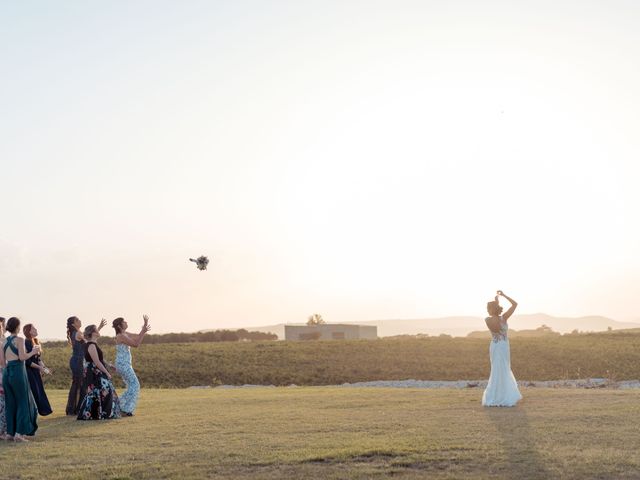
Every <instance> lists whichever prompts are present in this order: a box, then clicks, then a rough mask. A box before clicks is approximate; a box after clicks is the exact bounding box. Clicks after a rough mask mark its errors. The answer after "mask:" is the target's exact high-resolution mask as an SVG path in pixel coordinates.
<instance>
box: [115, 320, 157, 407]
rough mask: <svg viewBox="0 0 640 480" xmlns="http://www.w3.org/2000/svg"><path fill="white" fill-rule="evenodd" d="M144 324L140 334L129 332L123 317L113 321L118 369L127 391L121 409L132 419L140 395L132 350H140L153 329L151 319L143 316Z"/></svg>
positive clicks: (122, 398)
mask: <svg viewBox="0 0 640 480" xmlns="http://www.w3.org/2000/svg"><path fill="white" fill-rule="evenodd" d="M142 318H143V320H144V324H143V325H142V329H141V330H140V333H139V334H137V335H136V334H135V333H129V332H127V328H128V327H129V325H128V324H127V322H126V320H125V319H124V318H122V317H119V318H116V319H115V320H114V321H113V324H112V325H113V329H114V330H115V331H116V363H115V365H116V369H117V370H118V373H119V374H120V376H121V377H122V379H123V380H124V383H125V385H126V386H127V390H126V391H125V392H124V393H123V394H122V395H121V396H120V409H121V410H122V414H123V415H125V416H127V417H131V416H133V412H134V411H135V409H136V406H137V404H138V396H139V395H140V382H139V381H138V377H137V376H136V372H134V370H133V366H132V365H131V348H130V347H133V348H138V347H139V346H140V344H141V343H142V339H143V338H144V336H145V334H146V333H147V332H148V331H149V329H150V328H151V327H150V326H149V317H148V316H146V315H143V316H142Z"/></svg>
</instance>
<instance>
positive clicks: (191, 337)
mask: <svg viewBox="0 0 640 480" xmlns="http://www.w3.org/2000/svg"><path fill="white" fill-rule="evenodd" d="M277 339H278V335H276V334H274V333H264V332H250V331H248V330H246V329H244V328H241V329H239V330H226V329H225V330H211V331H206V332H193V333H162V334H147V335H146V336H145V337H144V343H200V342H239V341H263V340H277ZM44 343H45V346H49V347H59V346H63V345H65V344H66V343H67V342H66V341H49V342H44ZM100 343H101V344H103V345H114V344H115V337H107V336H104V337H101V338H100Z"/></svg>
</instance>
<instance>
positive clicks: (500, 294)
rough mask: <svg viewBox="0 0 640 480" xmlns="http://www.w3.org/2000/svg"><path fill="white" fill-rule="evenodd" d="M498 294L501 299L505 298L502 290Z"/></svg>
mask: <svg viewBox="0 0 640 480" xmlns="http://www.w3.org/2000/svg"><path fill="white" fill-rule="evenodd" d="M496 293H497V294H498V296H499V297H504V292H503V291H502V290H498V291H497V292H496Z"/></svg>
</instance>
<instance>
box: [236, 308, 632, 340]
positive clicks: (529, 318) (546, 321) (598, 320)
mask: <svg viewBox="0 0 640 480" xmlns="http://www.w3.org/2000/svg"><path fill="white" fill-rule="evenodd" d="M329 323H331V322H329ZM340 323H357V324H358V325H375V326H376V327H378V336H379V337H392V336H395V335H417V334H419V333H422V334H427V335H432V336H435V335H440V334H441V333H445V334H447V335H452V336H454V337H465V336H467V335H468V334H469V333H471V332H474V331H478V330H482V329H484V328H485V323H484V318H483V317H463V316H461V317H443V318H421V319H411V320H409V319H392V320H372V321H366V322H340ZM509 325H510V327H511V328H513V329H514V330H535V329H537V328H538V327H540V326H541V325H547V326H549V327H551V329H552V330H553V331H555V332H558V333H570V332H572V331H573V330H579V331H581V332H601V331H606V330H607V329H608V328H609V327H611V328H612V329H613V330H621V329H629V328H640V323H635V322H619V321H617V320H613V319H611V318H607V317H602V316H595V315H594V316H588V317H554V316H551V315H547V314H544V313H534V314H523V315H514V316H513V317H511V319H510V320H509ZM248 328H249V329H250V330H252V331H256V332H270V333H275V334H276V335H278V338H279V339H284V324H283V323H280V324H276V325H267V326H264V327H248Z"/></svg>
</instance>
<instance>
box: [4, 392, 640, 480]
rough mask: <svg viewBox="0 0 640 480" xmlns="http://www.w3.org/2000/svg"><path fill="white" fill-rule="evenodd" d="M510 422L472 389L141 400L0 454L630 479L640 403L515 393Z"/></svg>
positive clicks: (88, 470) (37, 462)
mask: <svg viewBox="0 0 640 480" xmlns="http://www.w3.org/2000/svg"><path fill="white" fill-rule="evenodd" d="M523 393H524V396H525V399H524V400H523V402H521V404H520V405H519V406H517V407H515V408H512V409H496V408H483V407H481V405H480V397H481V394H482V392H481V390H476V389H468V390H457V391H456V390H418V389H341V388H335V387H305V388H277V389H274V388H271V389H240V390H224V389H207V390H197V389H187V390H176V389H172V390H150V389H145V390H143V391H142V397H141V402H140V406H139V411H138V414H137V415H136V416H135V417H133V418H125V419H120V420H114V421H104V422H78V421H76V420H73V419H71V418H67V417H64V416H63V415H61V413H60V412H63V411H64V403H65V394H66V392H64V391H51V392H50V396H51V399H52V403H53V407H54V410H55V413H54V414H53V415H52V416H51V417H48V418H41V419H40V430H39V432H38V436H37V437H36V438H35V440H34V441H32V442H31V443H29V444H26V445H20V444H9V443H0V458H2V462H1V463H0V478H2V479H9V478H11V479H16V478H19V479H25V480H26V479H37V480H42V479H47V480H57V479H64V480H68V479H85V478H92V479H102V478H109V479H116V478H117V479H173V478H179V479H181V480H187V479H201V478H228V479H232V478H233V479H256V478H257V479H260V478H264V479H282V478H296V479H297V478H323V479H324V478H327V479H331V478H335V479H338V478H340V479H365V478H367V479H368V478H388V477H389V476H395V477H397V478H407V479H418V478H473V479H483V478H505V479H506V478H521V479H529V478H540V479H547V478H560V477H561V478H567V479H597V478H637V477H638V472H639V471H640V452H639V451H638V449H637V435H638V431H639V429H640V393H638V392H633V391H616V390H568V389H567V390H565V389H563V390H554V389H524V392H523Z"/></svg>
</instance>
